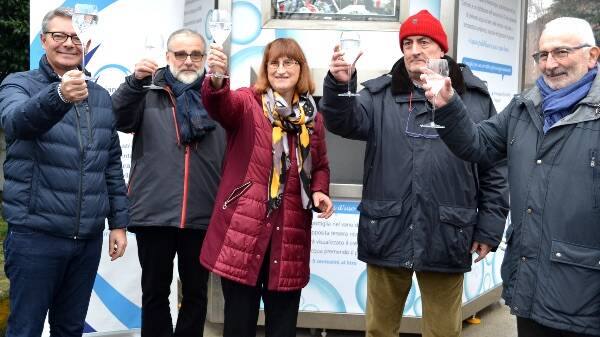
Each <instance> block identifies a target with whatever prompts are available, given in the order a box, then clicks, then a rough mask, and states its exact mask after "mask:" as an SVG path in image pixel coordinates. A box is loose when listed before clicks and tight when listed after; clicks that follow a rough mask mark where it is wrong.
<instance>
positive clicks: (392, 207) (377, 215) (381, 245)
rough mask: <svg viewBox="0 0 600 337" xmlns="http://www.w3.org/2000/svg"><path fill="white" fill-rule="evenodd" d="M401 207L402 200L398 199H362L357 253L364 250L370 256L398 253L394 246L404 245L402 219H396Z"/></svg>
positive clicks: (400, 212)
mask: <svg viewBox="0 0 600 337" xmlns="http://www.w3.org/2000/svg"><path fill="white" fill-rule="evenodd" d="M402 208H403V207H402V201H398V200H391V201H388V200H363V201H362V202H361V203H360V205H359V206H358V210H359V211H360V221H359V224H358V249H359V253H362V252H364V253H366V254H367V255H369V256H372V257H386V256H390V255H398V254H399V253H398V249H396V248H398V247H402V246H405V242H402V240H401V236H402V233H403V232H404V231H403V229H402V228H401V225H402V223H404V221H402V220H401V219H398V217H399V216H400V215H401V214H402ZM399 255H402V254H401V253H400V254H399Z"/></svg>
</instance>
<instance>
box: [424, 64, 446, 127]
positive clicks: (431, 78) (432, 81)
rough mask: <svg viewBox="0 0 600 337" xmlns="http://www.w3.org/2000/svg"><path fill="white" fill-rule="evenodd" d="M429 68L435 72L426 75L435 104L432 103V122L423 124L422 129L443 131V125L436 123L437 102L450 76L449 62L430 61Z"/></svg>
mask: <svg viewBox="0 0 600 337" xmlns="http://www.w3.org/2000/svg"><path fill="white" fill-rule="evenodd" d="M427 68H428V69H430V70H431V71H433V73H431V74H426V75H425V81H426V82H427V84H428V85H430V86H431V91H432V92H433V95H434V96H433V103H431V122H429V123H426V124H421V127H423V128H434V129H443V128H444V126H443V125H439V124H436V123H435V100H436V98H437V95H438V93H439V92H440V90H442V88H443V87H444V84H445V81H446V77H448V75H449V70H448V61H447V60H445V59H428V60H427Z"/></svg>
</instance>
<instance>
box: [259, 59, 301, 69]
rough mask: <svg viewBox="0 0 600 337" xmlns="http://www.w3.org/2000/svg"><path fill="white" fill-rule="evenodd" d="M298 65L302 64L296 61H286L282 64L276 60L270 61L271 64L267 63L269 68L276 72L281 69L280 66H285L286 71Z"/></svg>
mask: <svg viewBox="0 0 600 337" xmlns="http://www.w3.org/2000/svg"><path fill="white" fill-rule="evenodd" d="M296 64H300V62H298V61H296V60H291V59H285V60H283V61H281V62H279V61H276V60H273V61H269V63H267V66H268V67H269V69H271V70H276V69H279V66H280V65H283V68H285V69H290V68H291V67H293V66H294V65H296Z"/></svg>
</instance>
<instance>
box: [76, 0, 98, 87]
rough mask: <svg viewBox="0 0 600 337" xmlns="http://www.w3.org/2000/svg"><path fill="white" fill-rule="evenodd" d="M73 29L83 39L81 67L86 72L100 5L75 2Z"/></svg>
mask: <svg viewBox="0 0 600 337" xmlns="http://www.w3.org/2000/svg"><path fill="white" fill-rule="evenodd" d="M72 23H73V30H75V33H77V37H79V39H80V40H81V48H82V54H83V57H82V60H81V69H82V71H84V73H85V55H86V48H87V45H88V43H89V42H90V40H91V38H92V34H93V31H94V28H96V26H97V25H98V7H97V6H96V5H92V4H81V3H78V4H75V7H74V8H73V17H72ZM85 79H86V80H91V79H92V78H91V77H89V76H87V75H86V76H85Z"/></svg>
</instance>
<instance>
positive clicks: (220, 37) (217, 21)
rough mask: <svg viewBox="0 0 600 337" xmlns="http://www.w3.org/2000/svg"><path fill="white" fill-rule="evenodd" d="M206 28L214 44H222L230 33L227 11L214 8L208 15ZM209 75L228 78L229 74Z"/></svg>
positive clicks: (229, 18)
mask: <svg viewBox="0 0 600 337" xmlns="http://www.w3.org/2000/svg"><path fill="white" fill-rule="evenodd" d="M208 29H209V30H210V34H211V35H212V37H213V40H214V41H215V43H216V44H218V45H220V46H223V43H225V41H226V40H227V38H228V37H229V34H230V33H231V15H230V14H229V12H228V11H225V10H222V9H214V10H213V11H212V12H211V13H210V14H209V16H208ZM207 76H209V77H217V78H228V77H229V76H227V75H225V74H220V73H214V74H213V73H209V74H207Z"/></svg>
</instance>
